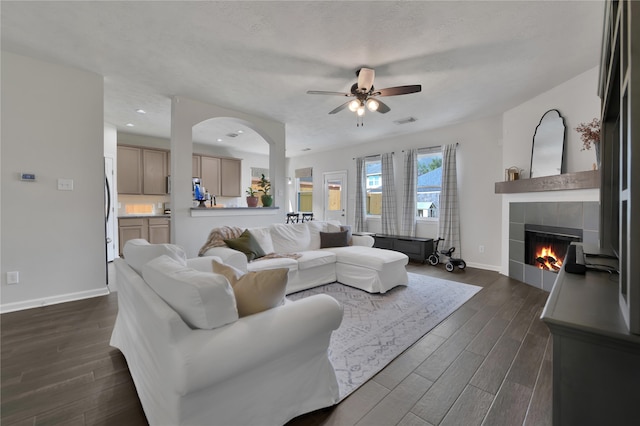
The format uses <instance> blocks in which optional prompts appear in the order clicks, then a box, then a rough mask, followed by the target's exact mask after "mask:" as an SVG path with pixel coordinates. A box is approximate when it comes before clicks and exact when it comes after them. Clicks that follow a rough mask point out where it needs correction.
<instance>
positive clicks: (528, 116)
mask: <svg viewBox="0 0 640 426" xmlns="http://www.w3.org/2000/svg"><path fill="white" fill-rule="evenodd" d="M597 90H598V68H597V67H596V68H592V69H590V70H588V71H586V72H584V73H582V74H579V75H577V76H576V77H574V78H572V79H570V80H568V81H566V82H564V83H562V84H560V85H558V86H556V87H554V88H553V89H551V90H549V91H547V92H545V93H542V94H540V95H538V96H536V97H535V98H533V99H531V100H529V101H527V102H524V103H522V104H520V105H518V106H517V107H515V108H513V109H510V110H508V111H506V112H505V113H504V114H503V118H502V127H503V144H504V153H503V163H502V165H503V168H507V167H510V166H514V165H515V166H517V167H520V168H522V169H526V170H527V173H525V176H529V174H528V173H529V169H530V165H531V144H532V142H533V133H534V131H535V128H536V126H537V125H538V123H539V122H540V118H541V117H542V115H543V114H544V113H545V112H546V111H548V110H550V109H557V110H559V111H560V114H562V116H563V117H564V122H565V126H566V139H565V155H566V156H565V159H566V161H567V164H566V171H567V172H578V171H584V170H592V168H593V164H594V163H595V162H596V156H595V151H594V150H593V148H592V149H591V150H590V151H581V150H580V149H581V148H582V141H581V140H580V135H579V134H578V133H577V132H576V131H575V130H574V129H575V127H577V126H578V125H579V124H580V123H584V122H587V121H591V120H592V119H593V118H594V117H600V98H599V97H598V96H597ZM501 180H504V178H502V179H501ZM599 199H600V192H599V190H597V189H588V190H576V191H549V192H536V193H522V194H504V195H502V209H501V210H502V213H501V216H502V218H503V221H502V222H503V225H502V229H501V232H500V235H501V239H502V254H501V268H500V272H501V273H502V274H504V275H509V203H512V202H514V203H515V202H533V201H539V202H551V201H599Z"/></svg>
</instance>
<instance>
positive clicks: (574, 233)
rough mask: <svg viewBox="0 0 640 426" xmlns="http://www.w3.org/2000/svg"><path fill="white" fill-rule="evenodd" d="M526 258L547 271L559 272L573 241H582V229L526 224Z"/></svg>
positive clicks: (526, 261)
mask: <svg viewBox="0 0 640 426" xmlns="http://www.w3.org/2000/svg"><path fill="white" fill-rule="evenodd" d="M524 235H525V236H524V260H525V263H526V264H528V265H532V266H535V267H536V268H538V269H542V270H545V271H551V272H556V273H557V272H558V271H559V270H560V267H561V266H562V261H563V259H564V257H565V255H566V254H567V248H568V247H569V244H571V243H572V242H581V241H582V229H577V228H565V227H558V226H545V225H534V224H528V223H525V225H524Z"/></svg>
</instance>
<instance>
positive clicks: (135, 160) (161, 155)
mask: <svg viewBox="0 0 640 426" xmlns="http://www.w3.org/2000/svg"><path fill="white" fill-rule="evenodd" d="M168 155H169V154H168V152H167V151H162V150H156V149H145V148H136V147H132V146H122V145H120V146H118V193H120V194H136V195H140V194H144V195H164V194H166V193H167V176H168V174H169V172H168V171H169V165H168Z"/></svg>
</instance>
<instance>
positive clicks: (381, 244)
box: [373, 234, 433, 263]
mask: <svg viewBox="0 0 640 426" xmlns="http://www.w3.org/2000/svg"><path fill="white" fill-rule="evenodd" d="M374 238H375V242H374V243H373V246H374V247H376V248H381V249H387V250H395V251H399V252H401V253H404V254H406V255H407V256H409V259H411V260H414V261H417V262H422V263H424V262H425V261H426V260H427V258H428V257H429V255H430V254H431V253H433V238H419V237H403V236H397V235H384V234H378V235H376V236H375V237H374Z"/></svg>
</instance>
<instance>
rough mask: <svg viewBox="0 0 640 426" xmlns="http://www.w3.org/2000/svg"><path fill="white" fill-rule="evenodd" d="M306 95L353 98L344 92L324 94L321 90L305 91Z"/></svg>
mask: <svg viewBox="0 0 640 426" xmlns="http://www.w3.org/2000/svg"><path fill="white" fill-rule="evenodd" d="M307 95H333V96H353V95H352V94H351V93H344V92H325V91H323V90H307Z"/></svg>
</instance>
